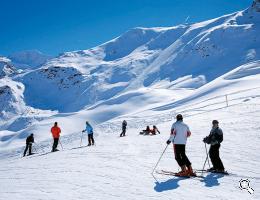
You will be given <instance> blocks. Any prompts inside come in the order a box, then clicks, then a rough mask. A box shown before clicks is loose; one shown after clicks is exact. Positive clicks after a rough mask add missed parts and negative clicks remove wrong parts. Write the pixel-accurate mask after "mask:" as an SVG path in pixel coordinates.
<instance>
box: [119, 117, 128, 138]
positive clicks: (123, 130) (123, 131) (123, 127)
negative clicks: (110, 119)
mask: <svg viewBox="0 0 260 200" xmlns="http://www.w3.org/2000/svg"><path fill="white" fill-rule="evenodd" d="M126 126H127V122H126V120H124V121H123V123H122V133H121V134H120V137H123V136H125V133H126Z"/></svg>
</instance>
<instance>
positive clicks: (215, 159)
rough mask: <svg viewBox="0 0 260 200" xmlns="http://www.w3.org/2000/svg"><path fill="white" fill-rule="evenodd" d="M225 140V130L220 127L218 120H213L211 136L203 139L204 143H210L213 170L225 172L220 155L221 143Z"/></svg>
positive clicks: (211, 169)
mask: <svg viewBox="0 0 260 200" xmlns="http://www.w3.org/2000/svg"><path fill="white" fill-rule="evenodd" d="M222 141H223V131H222V130H221V128H219V122H218V121H217V120H213V121H212V129H211V131H210V134H209V136H207V137H205V138H204V139H203V142H204V143H207V144H210V149H209V157H210V160H211V162H212V165H213V167H212V168H210V169H209V171H211V172H224V171H225V168H224V165H223V163H222V161H221V159H220V157H219V149H220V143H221V142H222Z"/></svg>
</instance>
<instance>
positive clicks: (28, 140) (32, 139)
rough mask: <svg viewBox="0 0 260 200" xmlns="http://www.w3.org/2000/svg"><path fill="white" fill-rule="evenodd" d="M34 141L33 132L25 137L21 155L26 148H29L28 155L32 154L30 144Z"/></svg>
mask: <svg viewBox="0 0 260 200" xmlns="http://www.w3.org/2000/svg"><path fill="white" fill-rule="evenodd" d="M33 143H34V137H33V133H32V134H31V135H29V136H28V137H27V138H26V147H25V149H24V152H23V156H25V155H26V152H27V150H28V149H29V154H28V155H29V156H30V155H32V144H33Z"/></svg>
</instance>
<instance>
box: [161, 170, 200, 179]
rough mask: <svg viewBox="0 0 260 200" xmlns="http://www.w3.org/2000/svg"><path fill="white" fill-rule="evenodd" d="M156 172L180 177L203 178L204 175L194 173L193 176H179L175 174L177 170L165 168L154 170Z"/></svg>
mask: <svg viewBox="0 0 260 200" xmlns="http://www.w3.org/2000/svg"><path fill="white" fill-rule="evenodd" d="M156 173H157V174H161V175H166V176H176V177H181V178H204V176H199V175H195V176H189V175H187V176H180V175H177V172H172V171H166V170H159V171H158V170H157V171H156Z"/></svg>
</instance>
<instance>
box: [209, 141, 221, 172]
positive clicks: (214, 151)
mask: <svg viewBox="0 0 260 200" xmlns="http://www.w3.org/2000/svg"><path fill="white" fill-rule="evenodd" d="M219 148H220V144H215V145H211V146H210V149H209V157H210V160H211V162H212V165H213V168H214V169H218V170H224V165H223V163H222V161H221V159H220V157H219Z"/></svg>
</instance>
